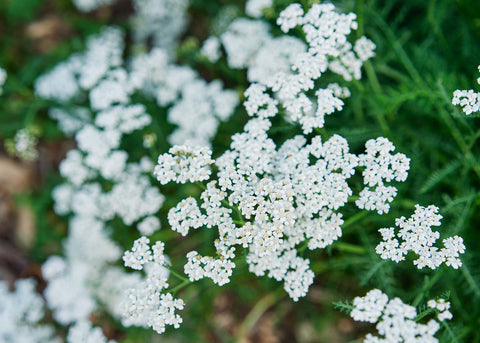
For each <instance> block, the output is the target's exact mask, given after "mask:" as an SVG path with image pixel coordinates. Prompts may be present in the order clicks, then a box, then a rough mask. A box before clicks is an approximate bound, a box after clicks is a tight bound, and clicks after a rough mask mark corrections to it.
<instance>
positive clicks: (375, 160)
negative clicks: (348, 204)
mask: <svg viewBox="0 0 480 343" xmlns="http://www.w3.org/2000/svg"><path fill="white" fill-rule="evenodd" d="M365 147H366V154H361V155H360V156H359V163H358V164H359V166H362V167H365V169H364V171H363V172H362V175H363V179H364V183H365V185H367V187H365V188H364V189H363V190H362V191H361V192H360V198H359V199H358V200H357V201H356V202H355V204H356V205H357V206H358V207H359V208H362V209H366V210H376V211H377V212H378V213H379V214H383V213H388V211H389V210H390V205H389V203H390V202H392V201H393V199H394V197H395V196H396V195H397V189H396V188H395V187H393V186H385V184H384V182H390V181H393V180H395V181H398V182H403V181H405V180H406V179H407V176H408V170H409V169H410V159H409V158H408V157H407V156H405V155H404V154H402V153H396V154H395V155H392V154H391V152H392V151H394V150H395V146H394V145H393V144H392V143H391V142H390V141H389V140H388V139H386V138H384V137H379V138H377V139H370V140H369V141H367V143H366V144H365Z"/></svg>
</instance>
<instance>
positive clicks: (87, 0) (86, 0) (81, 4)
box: [73, 0, 115, 12]
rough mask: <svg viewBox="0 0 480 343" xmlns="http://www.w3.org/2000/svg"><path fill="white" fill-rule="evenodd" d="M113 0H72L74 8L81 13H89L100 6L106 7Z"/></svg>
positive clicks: (113, 0)
mask: <svg viewBox="0 0 480 343" xmlns="http://www.w3.org/2000/svg"><path fill="white" fill-rule="evenodd" d="M114 2H115V0H73V3H74V4H75V6H76V7H77V8H78V9H79V10H80V11H82V12H90V11H92V10H95V9H97V8H99V7H101V6H108V5H111V4H112V3H114Z"/></svg>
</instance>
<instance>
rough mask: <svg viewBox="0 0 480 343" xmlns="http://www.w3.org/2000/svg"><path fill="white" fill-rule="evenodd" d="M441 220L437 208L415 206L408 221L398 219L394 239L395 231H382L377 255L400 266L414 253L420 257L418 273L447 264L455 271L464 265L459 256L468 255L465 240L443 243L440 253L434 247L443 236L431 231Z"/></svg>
mask: <svg viewBox="0 0 480 343" xmlns="http://www.w3.org/2000/svg"><path fill="white" fill-rule="evenodd" d="M440 219H442V216H441V215H440V214H438V207H436V206H434V205H430V206H428V207H422V206H420V205H415V213H414V214H413V215H412V217H410V218H409V219H406V218H405V217H401V218H397V219H396V221H395V224H396V225H397V226H398V227H399V228H400V230H399V232H398V233H397V234H396V235H395V233H394V228H388V229H386V228H384V229H380V230H379V231H380V233H381V234H382V239H383V241H382V242H380V243H379V244H378V245H377V247H376V249H375V250H376V252H377V253H378V254H380V256H381V258H382V259H391V260H393V261H395V262H399V261H402V260H404V259H405V257H404V256H405V255H406V254H407V253H408V252H409V251H410V250H411V251H413V252H414V253H415V254H417V255H418V258H417V259H416V260H415V261H413V264H414V265H416V266H417V267H418V268H419V269H422V268H423V267H428V268H431V269H436V268H437V267H439V266H440V265H441V264H442V263H444V262H445V264H446V265H447V266H451V267H452V268H454V269H457V268H459V267H460V266H461V265H462V262H461V261H460V259H459V258H458V257H459V254H463V253H464V252H465V245H464V244H463V239H462V238H461V237H458V236H454V237H449V238H447V239H444V240H443V244H444V248H442V249H440V250H439V249H438V248H437V247H435V246H434V245H433V244H434V243H435V242H436V241H437V239H438V238H439V237H440V233H439V232H437V231H432V229H431V227H432V226H440Z"/></svg>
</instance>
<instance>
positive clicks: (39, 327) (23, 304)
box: [0, 279, 60, 343]
mask: <svg viewBox="0 0 480 343" xmlns="http://www.w3.org/2000/svg"><path fill="white" fill-rule="evenodd" d="M35 286H36V283H35V281H34V280H33V279H21V280H17V281H16V282H15V288H14V290H13V291H12V292H10V290H9V285H8V283H7V282H6V281H4V280H0V304H1V306H0V323H1V325H0V341H1V342H12V343H22V342H29V343H30V342H31V343H60V339H59V338H58V337H55V329H54V327H53V326H50V325H43V324H40V323H39V322H40V321H42V320H43V316H44V313H45V312H44V301H43V299H42V297H41V296H40V294H37V293H36V292H35Z"/></svg>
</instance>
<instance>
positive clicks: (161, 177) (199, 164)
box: [153, 142, 214, 185]
mask: <svg viewBox="0 0 480 343" xmlns="http://www.w3.org/2000/svg"><path fill="white" fill-rule="evenodd" d="M211 156H212V152H211V151H210V149H208V148H201V147H192V146H191V145H190V144H189V142H187V144H185V145H182V146H179V145H176V146H174V147H172V148H170V150H169V151H168V154H164V155H160V156H159V157H158V162H157V165H156V166H155V169H154V171H153V174H154V175H155V176H156V178H157V180H158V181H160V183H161V184H163V185H164V184H166V183H168V182H171V181H175V182H178V183H185V182H187V181H188V182H195V181H204V180H207V179H208V178H209V177H210V173H211V171H210V169H209V165H210V164H212V163H213V162H214V161H213V160H212V158H211Z"/></svg>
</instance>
